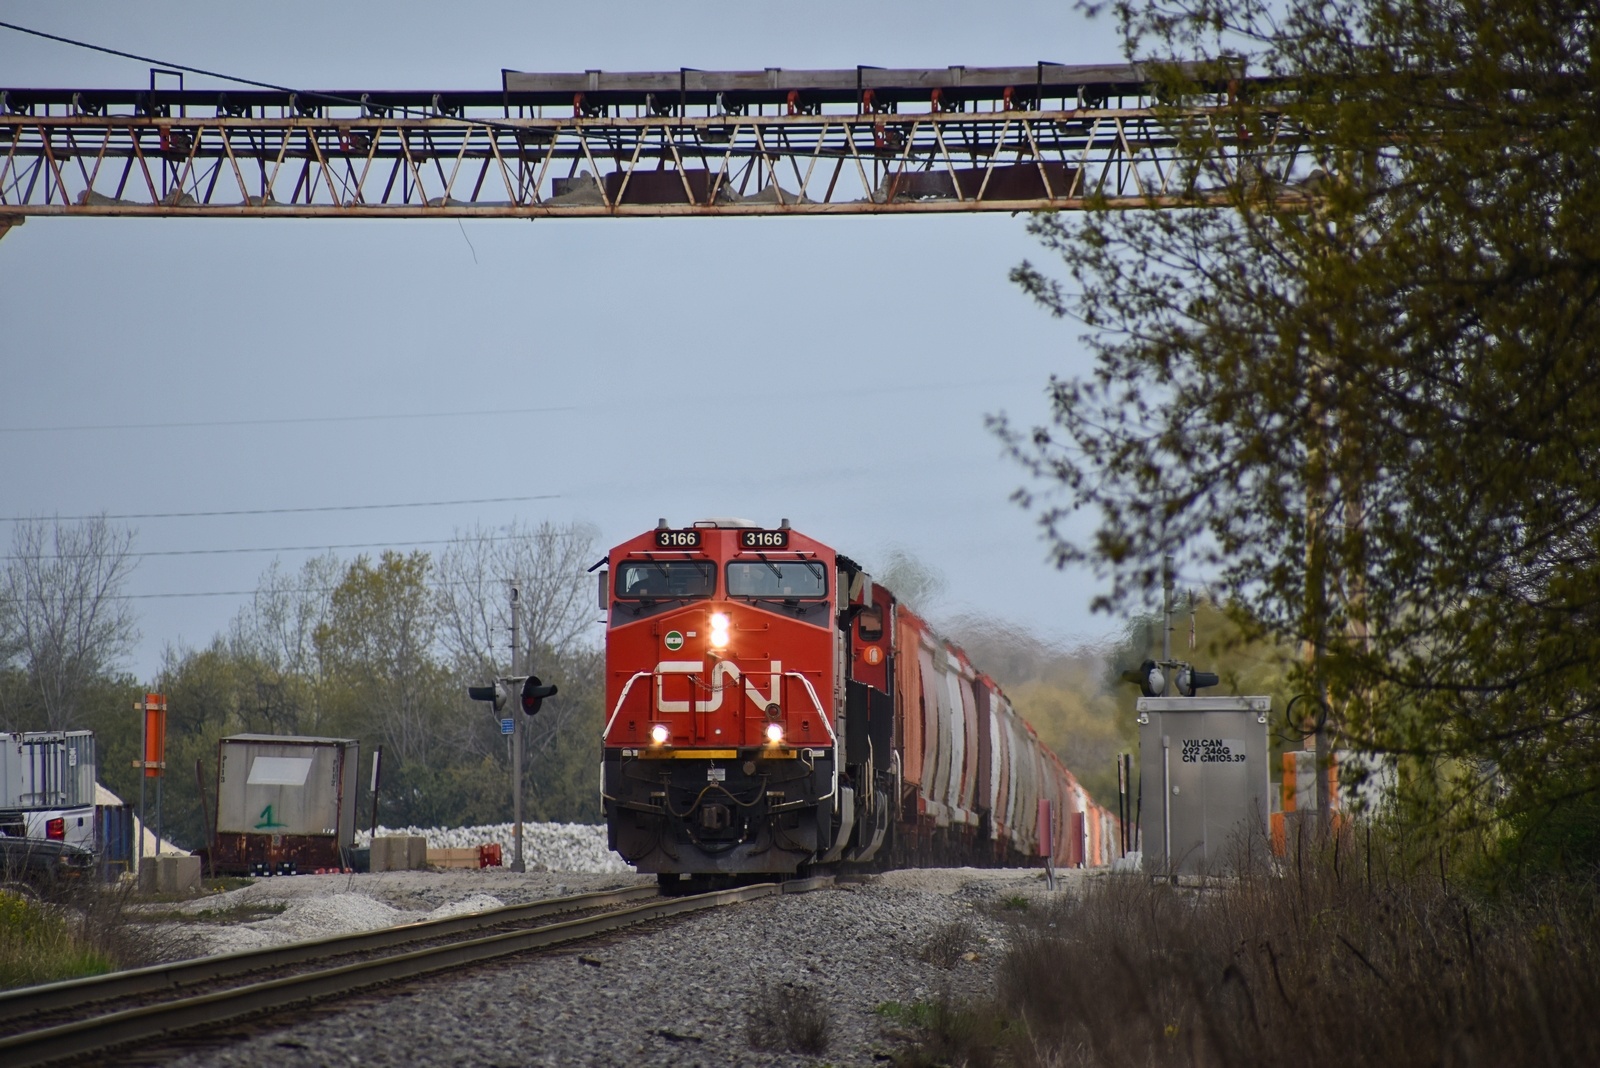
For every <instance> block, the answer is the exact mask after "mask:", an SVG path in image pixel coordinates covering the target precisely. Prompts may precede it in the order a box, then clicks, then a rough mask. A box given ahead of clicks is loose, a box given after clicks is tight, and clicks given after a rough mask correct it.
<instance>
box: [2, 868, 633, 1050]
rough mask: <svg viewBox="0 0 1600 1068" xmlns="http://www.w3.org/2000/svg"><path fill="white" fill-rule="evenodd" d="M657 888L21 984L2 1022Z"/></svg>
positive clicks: (623, 898) (609, 901) (5, 1003)
mask: <svg viewBox="0 0 1600 1068" xmlns="http://www.w3.org/2000/svg"><path fill="white" fill-rule="evenodd" d="M658 893H659V891H658V890H657V888H656V887H655V886H632V887H624V888H622V889H619V890H601V891H595V892H592V893H585V894H569V895H566V896H564V897H556V898H547V899H545V900H542V901H531V902H526V903H524V904H521V905H507V906H505V907H504V908H498V909H487V910H485V911H483V912H472V913H466V914H464V915H460V916H448V917H445V918H443V919H438V920H422V921H419V922H417V923H406V924H399V925H397V926H394V927H380V928H378V929H377V930H374V931H359V932H356V933H354V934H345V935H331V936H329V937H327V938H315V939H307V940H306V941H302V942H290V943H288V944H286V945H281V946H266V947H263V948H261V949H247V950H241V951H239V952H236V953H221V954H217V955H215V956H209V957H197V958H195V959H193V960H186V961H178V962H176V963H172V964H156V965H152V966H150V967H147V968H132V969H129V970H127V971H120V972H111V973H108V974H106V975H96V976H90V977H89V978H86V979H69V980H65V981H63V982H58V983H46V984H43V985H40V986H28V987H22V988H21V989H18V990H8V991H5V992H4V993H0V1025H7V1024H13V1023H17V1022H26V1020H27V1019H28V1018H30V1017H38V1016H42V1015H45V1014H47V1013H56V1012H62V1011H65V1010H67V1009H73V1008H77V1007H79V1006H82V1005H89V1004H93V1003H95V1002H104V1001H111V1000H113V999H117V998H125V997H135V996H138V995H142V994H151V993H172V992H173V991H176V990H180V989H182V988H184V987H192V986H196V985H198V984H200V983H209V982H215V981H217V980H219V979H232V978H236V977H238V976H243V975H251V974H254V973H256V972H263V971H269V970H271V969H274V968H282V967H286V966H288V965H291V964H301V963H304V962H305V961H309V960H319V959H326V958H329V957H336V956H343V955H344V954H347V953H367V952H372V951H373V950H379V949H391V948H393V947H395V946H402V945H407V944H411V943H416V942H422V941H427V940H429V939H433V938H444V937H448V936H450V935H455V934H460V933H462V932H463V931H474V930H481V929H484V928H488V927H496V926H499V925H500V924H505V923H519V922H523V921H527V920H536V919H541V918H543V917H545V916H552V915H556V914H558V913H562V912H574V911H577V910H579V909H588V908H606V907H609V906H612V905H620V904H625V903H627V902H630V901H640V900H644V899H647V898H654V897H656V896H657V895H658Z"/></svg>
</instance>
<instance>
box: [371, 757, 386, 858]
mask: <svg viewBox="0 0 1600 1068" xmlns="http://www.w3.org/2000/svg"><path fill="white" fill-rule="evenodd" d="M382 767H383V746H381V745H380V746H378V747H377V748H376V749H374V750H373V751H372V827H371V835H372V837H373V838H377V837H378V784H379V783H380V782H381V781H382V780H381V775H382V772H381V771H380V769H381V768H382Z"/></svg>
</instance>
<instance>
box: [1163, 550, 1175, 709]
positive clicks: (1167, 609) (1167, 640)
mask: <svg viewBox="0 0 1600 1068" xmlns="http://www.w3.org/2000/svg"><path fill="white" fill-rule="evenodd" d="M1171 663H1172V557H1170V556H1163V557H1162V558H1161V692H1162V693H1163V694H1167V693H1171V692H1172V686H1171V679H1172V668H1171V666H1170V665H1171Z"/></svg>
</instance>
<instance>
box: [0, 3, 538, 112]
mask: <svg viewBox="0 0 1600 1068" xmlns="http://www.w3.org/2000/svg"><path fill="white" fill-rule="evenodd" d="M0 28H3V29H7V30H15V31H16V32H17V33H26V34H30V35H32V36H34V37H42V38H44V39H45V40H47V41H56V42H59V43H60V44H64V45H71V46H72V47H74V48H87V49H89V50H90V51H91V52H103V53H105V54H106V55H108V56H117V57H119V58H121V59H133V60H137V61H138V62H140V63H148V64H150V65H151V66H153V67H165V68H169V69H171V70H180V71H183V72H184V73H185V74H199V75H203V76H204V77H207V78H218V79H221V80H222V81H225V82H237V83H238V84H240V85H253V86H255V87H256V88H257V89H271V90H272V91H273V92H276V93H290V94H293V95H296V96H303V97H306V98H307V99H309V100H324V101H327V102H328V103H330V104H341V105H344V106H347V107H358V108H363V109H365V107H366V105H365V104H364V103H362V102H361V101H360V100H352V99H351V98H350V97H347V96H340V95H339V94H337V93H320V92H317V91H315V90H304V89H293V88H290V87H289V86H287V85H278V84H276V83H275V82H263V81H260V80H258V79H255V78H242V77H240V76H238V75H236V74H223V73H222V72H221V71H214V70H206V69H205V68H204V67H191V66H189V65H188V64H187V63H174V62H172V61H171V60H170V59H156V58H154V57H152V56H141V55H139V54H138V53H137V52H124V51H122V50H121V49H119V48H109V47H107V46H106V45H97V44H93V43H91V42H89V41H79V40H77V39H75V38H72V37H62V36H61V35H60V34H54V33H46V32H45V31H44V30H35V29H32V28H30V27H28V26H19V25H17V24H16V23H15V22H0ZM399 110H400V112H401V113H402V114H403V115H404V116H405V117H406V118H410V117H411V110H412V109H410V108H407V107H402V108H400V109H399ZM426 117H427V118H432V119H444V120H447V121H454V122H459V123H463V124H466V125H472V126H487V127H490V128H493V129H497V130H512V131H518V130H520V129H521V127H518V126H515V125H513V124H511V123H508V122H494V121H493V120H490V119H465V118H458V117H456V116H453V115H426Z"/></svg>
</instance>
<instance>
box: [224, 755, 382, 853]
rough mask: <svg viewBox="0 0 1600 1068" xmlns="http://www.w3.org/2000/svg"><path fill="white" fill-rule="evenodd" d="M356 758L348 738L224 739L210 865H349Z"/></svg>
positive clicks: (353, 813) (354, 806)
mask: <svg viewBox="0 0 1600 1068" xmlns="http://www.w3.org/2000/svg"><path fill="white" fill-rule="evenodd" d="M359 757H360V744H359V743H358V742H357V741H356V740H355V739H353V738H309V737H296V736H288V735H284V736H279V735H268V734H238V735H233V736H232V737H228V738H224V739H222V740H221V741H220V742H219V743H217V808H216V832H215V834H214V836H213V839H212V845H211V849H210V861H211V864H212V866H213V868H214V869H215V870H216V871H222V872H232V871H242V872H250V871H261V870H263V868H264V869H265V870H267V871H271V872H273V873H281V872H288V871H314V870H319V869H327V868H345V867H349V851H350V849H351V847H352V846H353V844H354V839H355V815H356V799H357V792H358V789H359V784H358V780H357V771H358V768H357V765H358V764H359V762H360V761H359Z"/></svg>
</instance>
